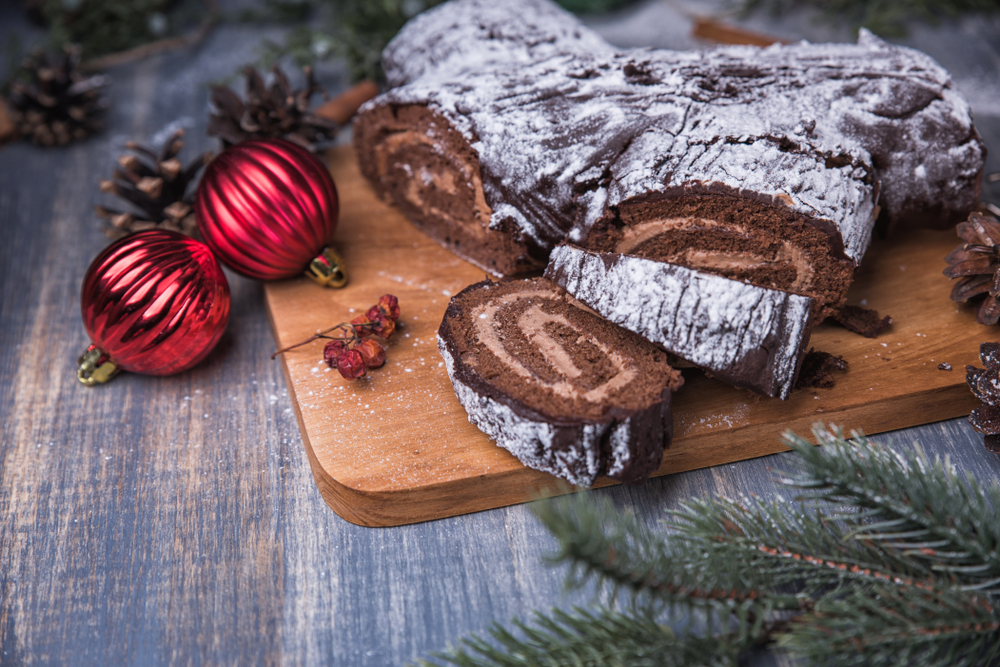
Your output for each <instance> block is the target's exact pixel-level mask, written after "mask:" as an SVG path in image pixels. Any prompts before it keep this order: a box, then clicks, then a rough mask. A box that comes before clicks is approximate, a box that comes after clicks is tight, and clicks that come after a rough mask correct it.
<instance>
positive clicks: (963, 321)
mask: <svg viewBox="0 0 1000 667" xmlns="http://www.w3.org/2000/svg"><path fill="white" fill-rule="evenodd" d="M328 161H329V163H330V168H331V171H332V173H333V177H334V180H335V181H336V183H337V189H338V191H339V193H340V197H341V202H340V223H339V228H338V230H337V244H336V245H337V248H338V249H339V251H340V253H341V255H342V256H343V258H344V262H345V264H346V265H347V267H348V268H349V270H350V277H351V281H350V284H349V285H348V286H347V287H346V288H344V289H341V290H334V289H324V288H321V287H319V286H317V285H315V284H314V283H312V282H310V281H309V280H307V279H306V278H300V279H292V280H287V281H282V282H275V283H269V284H267V286H266V287H265V297H266V301H267V307H268V312H269V314H270V318H271V323H272V326H273V328H274V334H275V338H276V341H277V345H278V347H284V346H288V345H291V344H293V343H296V342H299V341H301V340H304V339H306V338H308V337H309V336H310V335H312V334H313V333H315V332H316V331H318V330H320V329H325V328H328V327H331V326H333V325H334V324H337V323H338V322H344V321H348V320H350V319H351V318H352V317H354V316H356V315H357V314H360V313H362V312H364V310H365V309H367V308H368V307H369V306H371V305H372V304H374V303H375V302H376V301H377V300H378V297H379V296H380V295H382V294H385V293H391V294H395V295H396V296H397V297H399V303H400V308H401V312H402V314H401V317H400V328H399V330H398V332H397V334H396V335H394V336H393V337H392V339H391V340H390V341H389V343H388V346H387V354H386V356H387V362H386V364H385V366H383V367H382V368H380V369H377V370H375V371H373V372H371V373H369V375H368V377H367V378H365V379H362V380H357V381H353V382H349V381H347V380H344V379H343V378H341V377H340V375H339V374H338V373H337V372H336V371H332V370H329V369H327V367H326V366H325V365H324V364H323V363H322V356H323V355H322V342H319V341H317V342H314V343H311V344H310V345H307V346H304V347H301V348H298V349H296V350H293V351H291V352H288V353H286V354H284V355H283V356H282V363H283V364H284V371H285V377H286V379H287V381H288V387H289V391H290V393H291V396H292V402H293V404H294V406H295V410H296V414H297V416H298V420H299V427H300V428H301V430H302V440H303V442H304V443H305V447H306V452H307V453H308V456H309V462H310V464H311V466H312V471H313V476H314V478H315V480H316V485H317V486H318V487H319V490H320V493H321V494H322V495H323V498H324V499H325V500H326V502H327V503H328V504H329V505H330V507H332V508H333V510H334V511H335V512H337V514H339V515H340V516H342V517H343V518H345V519H347V520H348V521H352V522H354V523H358V524H362V525H366V526H392V525H399V524H405V523H414V522H417V521H425V520H428V519H436V518H440V517H446V516H454V515H457V514H463V513H467V512H474V511H478V510H483V509H489V508H493V507H500V506H504V505H510V504H514V503H519V502H524V501H527V500H530V499H533V498H536V497H538V496H539V495H540V494H542V493H560V492H565V491H567V490H568V488H567V487H566V485H565V483H562V482H559V481H558V480H556V479H555V478H553V477H551V476H550V475H547V474H544V473H540V472H537V471H534V470H531V469H528V468H525V467H524V466H522V465H521V464H520V463H519V462H518V461H517V460H516V459H515V458H514V457H512V456H511V455H509V454H508V453H507V452H506V451H504V450H502V449H500V448H499V447H497V446H495V445H494V444H493V443H492V441H490V440H489V439H488V438H487V437H486V436H485V435H483V434H482V433H481V432H480V431H479V430H478V429H477V428H475V427H474V426H472V425H471V424H470V423H469V421H468V418H467V416H466V413H465V410H464V409H463V408H462V406H461V405H459V403H458V399H457V398H456V397H455V394H454V392H453V391H452V388H451V383H450V382H449V380H448V376H447V373H446V372H445V369H444V365H443V363H442V361H441V357H440V355H439V354H438V350H437V345H436V331H437V326H438V324H439V323H440V321H441V317H442V315H443V314H444V310H445V307H446V306H447V304H448V300H449V298H450V297H451V295H453V294H456V293H457V292H459V291H460V290H461V289H462V288H464V287H465V286H466V285H469V284H470V283H473V282H477V281H479V280H482V279H483V277H484V274H483V272H482V271H481V270H480V269H477V268H476V267H474V266H472V265H471V264H468V263H466V262H464V261H463V260H461V259H458V258H457V257H455V256H454V255H452V254H451V253H450V252H448V251H447V250H445V249H443V248H441V247H440V246H438V245H437V244H436V243H435V242H433V241H431V240H430V239H429V238H428V237H426V236H424V235H423V234H422V233H421V232H419V231H417V230H416V229H415V228H414V227H413V226H411V225H410V224H409V223H408V222H407V221H406V220H405V218H403V216H402V215H401V214H400V213H399V212H398V211H397V210H396V209H395V208H393V207H391V206H389V205H387V204H385V203H383V202H381V201H379V200H378V198H377V197H376V196H375V194H374V191H373V190H372V189H371V187H370V186H369V185H368V183H367V182H366V181H365V180H364V179H363V178H362V177H361V175H360V173H359V171H358V167H357V162H356V160H355V159H354V155H353V153H352V152H351V150H350V148H349V147H343V148H339V149H336V150H334V151H332V152H330V153H329V154H328ZM957 243H958V238H957V237H956V236H955V234H954V232H953V231H947V232H929V231H922V232H916V233H912V234H910V235H909V236H907V237H905V238H894V239H893V240H892V241H891V242H876V243H875V244H874V245H873V246H872V249H871V250H870V251H869V253H868V255H867V256H866V257H865V264H864V267H863V268H862V269H861V271H860V272H859V275H858V277H857V280H856V282H855V284H854V285H853V287H852V289H851V292H850V294H849V296H848V303H851V304H860V305H865V306H867V307H868V308H874V309H876V310H878V311H879V313H881V314H883V315H884V314H889V315H891V316H892V319H893V324H892V326H891V327H890V328H889V329H888V330H887V331H886V332H884V333H883V334H882V335H880V336H879V337H878V338H877V339H874V340H872V339H868V338H862V337H861V336H858V335H857V334H853V333H851V332H849V331H847V330H846V329H842V328H840V327H837V326H835V325H821V326H820V327H818V328H817V329H816V330H815V331H814V332H813V335H812V342H811V345H812V346H813V347H815V348H816V349H818V350H823V351H826V352H830V353H832V354H836V355H841V356H843V357H844V358H845V359H847V361H848V362H849V364H850V368H849V369H848V371H846V372H843V373H837V374H836V375H837V382H836V386H835V387H834V388H832V389H816V390H800V391H797V392H794V393H793V395H792V397H791V398H790V399H789V400H788V401H781V400H778V399H769V398H759V397H756V396H754V395H752V394H750V393H749V392H746V391H744V390H740V389H735V388H733V387H730V386H728V385H725V384H723V383H721V382H718V381H715V380H711V379H709V378H707V377H705V376H704V375H702V374H701V373H700V372H699V371H695V370H690V371H686V372H685V377H686V384H685V386H684V387H683V388H682V389H681V390H680V391H679V392H678V393H677V394H676V395H675V397H674V431H675V438H674V442H673V444H672V445H671V447H670V448H669V449H668V450H667V451H666V453H665V455H664V457H663V464H662V465H661V466H660V469H659V471H658V472H657V473H656V474H657V475H667V474H670V473H674V472H680V471H684V470H692V469H694V468H701V467H704V466H711V465H716V464H720V463H729V462H732V461H738V460H742V459H747V458H752V457H756V456H762V455H765V454H771V453H774V452H779V451H783V450H784V449H785V447H784V446H783V445H782V443H781V439H780V436H781V434H782V433H783V432H785V431H786V430H789V429H791V430H793V431H796V432H797V433H799V434H801V435H806V434H808V433H809V432H810V429H811V427H812V425H813V424H814V423H815V422H817V421H822V422H826V423H834V424H839V425H843V426H844V427H846V428H849V429H858V430H861V431H863V432H865V433H868V434H874V433H880V432H883V431H889V430H893V429H898V428H903V427H907V426H915V425H918V424H925V423H928V422H934V421H939V420H942V419H949V418H952V417H958V416H963V415H967V414H968V413H969V412H970V411H971V410H972V409H973V408H975V407H976V405H977V402H976V401H975V399H974V398H973V397H972V395H971V393H970V392H969V390H968V388H967V387H966V385H965V370H964V369H965V364H976V365H980V364H979V359H978V349H979V344H980V343H981V342H983V341H985V340H990V339H992V338H995V332H994V330H993V329H991V328H987V327H984V326H982V325H980V324H977V323H976V321H975V315H974V313H973V311H972V309H971V308H969V307H968V306H964V305H957V304H954V303H952V302H951V301H950V300H949V299H948V294H949V292H950V289H951V287H950V281H949V280H948V279H947V278H945V277H944V276H942V275H941V270H942V269H943V268H944V266H945V264H944V261H943V257H944V256H945V255H946V254H947V253H948V252H949V251H950V250H951V248H953V247H954V246H955V245H956V244H957ZM941 363H946V364H950V365H951V368H952V370H950V371H948V370H940V369H939V368H938V366H939V364H941ZM604 483H607V482H599V484H604Z"/></svg>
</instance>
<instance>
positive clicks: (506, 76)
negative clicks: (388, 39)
mask: <svg viewBox="0 0 1000 667" xmlns="http://www.w3.org/2000/svg"><path fill="white" fill-rule="evenodd" d="M493 4H494V5H496V6H490V5H489V3H485V2H482V0H454V1H453V2H450V3H446V4H444V5H441V6H439V7H438V8H435V9H434V10H431V11H429V12H427V13H426V14H424V15H421V16H420V17H418V19H415V20H414V21H412V22H411V23H410V24H408V25H407V26H406V27H404V28H403V30H402V31H401V32H400V34H399V35H398V36H397V37H396V38H395V39H394V40H393V42H392V43H391V44H390V46H389V47H388V48H387V49H386V56H387V57H386V68H387V76H388V77H389V79H390V81H394V82H396V83H398V84H400V85H398V86H397V87H396V88H393V89H391V90H389V91H388V92H387V93H385V94H384V95H382V96H380V97H379V98H376V99H375V100H373V101H372V102H370V103H368V104H367V105H366V106H365V107H363V109H362V113H361V114H360V115H359V116H358V118H357V119H356V121H355V126H354V130H355V131H354V144H355V148H356V149H357V153H358V156H359V161H360V163H361V167H362V171H363V172H364V174H365V175H366V176H367V177H368V178H369V179H370V180H372V181H373V182H374V183H375V185H376V188H377V189H378V190H379V191H380V192H381V194H382V195H383V196H385V197H386V198H388V199H390V200H391V201H394V202H395V203H397V204H398V205H399V206H400V207H401V208H402V209H403V210H404V211H405V212H406V214H407V215H408V216H409V217H410V219H411V220H413V221H414V222H415V223H416V224H417V225H418V226H420V227H421V228H422V229H424V230H425V231H426V232H427V233H428V234H429V235H431V236H432V237H434V238H436V239H437V240H438V241H439V242H441V243H443V244H444V245H446V246H447V247H449V248H451V249H452V250H453V251H455V252H456V253H457V254H459V255H461V256H463V257H465V258H466V259H469V260H470V261H472V262H474V263H476V264H477V265H479V266H481V267H483V268H485V269H487V270H489V271H491V272H492V273H494V274H499V275H509V274H512V273H517V272H520V271H524V270H528V269H531V268H537V267H540V266H544V264H545V262H546V261H547V257H548V252H549V251H550V250H551V248H552V247H554V245H555V244H556V243H558V242H560V241H561V240H563V239H569V240H571V241H572V242H574V243H577V244H579V245H582V246H583V247H588V240H589V238H590V237H591V234H592V232H593V231H594V230H595V229H596V230H602V231H607V230H614V229H616V228H622V227H624V226H626V225H629V224H634V222H635V220H636V219H637V218H638V219H639V220H640V221H646V220H647V219H648V218H650V217H656V216H662V215H667V216H671V215H672V213H673V210H674V209H677V208H679V209H682V210H684V211H692V210H695V211H696V212H697V215H695V216H693V217H694V218H695V219H696V220H708V221H710V222H713V223H719V222H720V221H719V220H718V217H720V215H721V217H726V216H725V215H724V214H720V211H722V210H726V211H729V212H730V213H731V214H733V215H736V216H738V217H741V218H743V219H746V218H748V217H751V218H753V220H754V221H757V222H759V223H760V224H756V225H751V227H753V229H751V231H750V232H747V231H746V230H745V229H743V228H739V229H737V230H736V233H737V234H747V233H749V234H751V235H753V234H754V233H756V232H755V230H756V229H759V228H762V227H766V226H769V225H770V226H773V225H774V224H775V222H776V219H780V218H782V217H784V218H793V219H794V224H797V225H798V226H799V228H800V229H802V228H805V227H812V228H814V229H815V230H817V233H819V234H821V235H823V234H825V235H826V236H827V237H828V242H827V245H828V246H829V247H828V249H827V250H826V251H825V254H826V255H828V256H829V257H830V258H831V260H843V261H848V262H851V263H853V264H857V262H858V261H859V260H860V258H861V255H863V253H864V250H865V248H866V247H867V243H868V237H869V233H870V230H871V226H872V222H873V220H872V218H873V216H874V215H875V214H876V213H877V211H878V209H876V207H875V199H876V195H877V194H878V192H879V190H880V189H881V199H880V200H879V205H880V207H881V214H880V215H881V220H882V223H883V224H884V225H886V226H894V225H901V224H904V223H905V224H908V225H909V224H913V225H924V224H928V223H931V222H934V223H936V224H938V225H946V224H949V223H950V222H953V221H954V220H956V219H960V218H963V217H964V216H965V215H966V214H967V212H968V211H969V210H971V209H972V208H973V207H974V206H975V204H976V202H977V200H978V193H979V179H980V176H981V173H982V166H983V160H984V149H983V146H982V142H981V140H980V138H979V136H978V134H977V133H976V131H975V128H974V126H973V125H972V120H971V116H970V113H969V109H968V105H967V104H966V102H965V101H964V100H963V99H962V98H961V97H960V96H959V95H958V94H957V92H956V91H955V90H954V88H953V86H952V83H951V80H950V78H949V76H948V74H947V72H945V71H944V70H943V69H942V68H941V67H940V66H938V65H937V64H936V63H934V61H933V60H932V59H930V58H929V57H928V56H926V55H925V54H922V53H920V52H918V51H914V50H912V49H906V48H902V47H895V46H891V45H889V44H886V43H885V42H882V41H881V40H879V39H877V38H875V37H873V36H872V35H870V34H869V33H866V32H862V34H861V36H860V38H859V42H858V44H856V45H851V44H836V45H827V44H820V45H812V44H807V43H801V44H797V45H791V46H780V45H776V46H772V47H768V48H765V49H760V48H756V47H724V48H720V49H715V50H711V51H706V52H673V51H663V50H636V51H628V52H624V53H613V52H612V50H611V49H610V47H605V48H603V49H598V48H594V47H593V46H592V45H593V43H594V40H595V39H597V38H596V36H594V35H593V34H592V33H589V31H588V30H587V29H586V28H585V27H583V26H582V25H580V24H579V22H577V21H576V19H575V18H574V17H572V16H571V15H569V14H567V13H566V12H563V11H562V10H559V9H558V8H555V7H554V6H551V5H549V4H548V3H545V2H542V1H541V0H535V1H533V2H523V3H518V2H509V3H493ZM487 7H488V8H489V9H488V10H487V9H486V8H487ZM480 14H481V15H482V18H477V17H479V16H480ZM463 26H465V28H464V29H463ZM459 33H460V34H461V35H463V36H464V37H463V38H462V39H457V38H454V37H451V38H449V37H448V35H450V34H459ZM519 35H520V36H521V37H519ZM584 45H586V46H584ZM505 54H507V57H509V60H508V61H504V57H505ZM533 57H534V58H536V59H535V60H531V58H533ZM677 202H680V203H677ZM702 204H704V206H702ZM712 216H715V217H712ZM681 217H692V216H681ZM671 219H672V223H671V225H670V229H675V228H677V226H678V224H679V223H678V221H677V220H674V219H673V218H671ZM716 226H721V227H726V226H728V223H724V224H721V225H719V224H717V225H716ZM779 234H780V232H779ZM817 241H818V237H817V239H813V240H812V241H809V242H808V243H807V245H809V246H810V247H813V252H814V253H815V252H817V250H816V247H817ZM778 261H779V262H783V261H785V259H784V258H779V260H778ZM820 301H821V302H829V301H830V299H828V298H821V299H820Z"/></svg>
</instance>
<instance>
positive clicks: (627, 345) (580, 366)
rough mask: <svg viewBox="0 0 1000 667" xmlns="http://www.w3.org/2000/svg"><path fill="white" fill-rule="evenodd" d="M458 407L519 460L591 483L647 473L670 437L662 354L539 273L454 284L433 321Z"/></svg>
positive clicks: (676, 376) (674, 383)
mask: <svg viewBox="0 0 1000 667" xmlns="http://www.w3.org/2000/svg"><path fill="white" fill-rule="evenodd" d="M438 347H439V349H440V350H441V355H442V356H443V357H444V360H445V363H446V365H447V368H448V376H449V377H450V378H451V381H452V384H453V385H454V387H455V393H456V394H457V395H458V399H459V401H460V402H461V403H462V406H463V407H464V408H465V409H466V411H467V412H468V413H469V421H471V422H472V423H473V424H475V425H476V426H477V427H478V428H479V429H481V430H482V431H483V432H484V433H486V435H488V436H489V437H490V438H492V439H493V440H494V441H496V443H497V444H498V445H500V446H501V447H503V448H504V449H507V450H508V451H510V452H511V453H512V454H513V455H514V456H516V457H517V458H518V459H519V460H520V461H521V462H522V463H524V464H525V465H527V466H529V467H532V468H536V469H538V470H543V471H545V472H549V473H551V474H553V475H557V476H559V477H563V478H565V479H567V480H569V481H570V482H572V483H573V484H576V485H579V486H590V485H591V484H593V483H594V480H595V479H596V478H597V477H599V476H606V477H611V478H614V479H617V480H620V481H622V482H625V483H629V484H638V483H641V482H643V481H645V480H646V479H647V478H648V477H649V475H650V474H651V473H653V472H654V471H655V470H656V469H657V468H658V467H659V465H660V461H661V459H662V457H663V450H664V448H665V447H667V446H668V445H669V444H670V438H671V434H672V430H673V420H672V416H671V412H670V393H671V391H672V390H674V389H677V388H678V387H680V385H681V384H682V383H683V379H682V378H681V375H680V373H679V372H678V371H677V370H675V369H673V368H671V366H670V365H669V364H668V363H667V355H666V354H665V353H664V352H663V351H662V350H660V349H658V348H657V347H655V346H654V345H652V344H650V343H648V342H647V341H645V340H643V339H642V338H640V337H639V336H637V335H635V334H633V333H632V332H629V331H626V330H625V329H622V328H621V327H619V326H617V325H615V324H612V323H610V322H607V321H606V320H603V319H601V318H600V317H598V316H596V315H594V314H593V313H591V312H589V311H587V310H585V309H584V308H582V307H580V306H579V305H578V304H576V303H575V302H574V301H573V300H572V299H570V298H568V297H567V296H566V294H565V293H564V292H563V291H562V290H561V289H559V288H558V287H557V286H556V285H555V283H553V282H552V281H550V280H546V279H545V278H533V279H527V280H512V281H503V282H497V283H494V282H491V281H488V280H487V281H484V282H480V283H476V284H474V285H470V286H469V287H467V288H465V289H464V290H462V291H461V292H460V293H458V294H457V295H456V296H455V297H454V298H452V300H451V303H450V304H449V305H448V309H447V311H446V312H445V315H444V320H443V321H442V322H441V327H440V328H439V330H438Z"/></svg>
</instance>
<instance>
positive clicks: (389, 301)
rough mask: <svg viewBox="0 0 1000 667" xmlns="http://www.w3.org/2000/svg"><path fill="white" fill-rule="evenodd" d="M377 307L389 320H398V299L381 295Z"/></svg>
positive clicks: (388, 295)
mask: <svg viewBox="0 0 1000 667" xmlns="http://www.w3.org/2000/svg"><path fill="white" fill-rule="evenodd" d="M378 307H379V308H380V309H381V310H382V312H383V313H385V316H386V317H388V318H389V319H390V320H398V319H399V299H397V298H396V297H394V296H393V295H391V294H383V295H382V296H380V297H379V300H378Z"/></svg>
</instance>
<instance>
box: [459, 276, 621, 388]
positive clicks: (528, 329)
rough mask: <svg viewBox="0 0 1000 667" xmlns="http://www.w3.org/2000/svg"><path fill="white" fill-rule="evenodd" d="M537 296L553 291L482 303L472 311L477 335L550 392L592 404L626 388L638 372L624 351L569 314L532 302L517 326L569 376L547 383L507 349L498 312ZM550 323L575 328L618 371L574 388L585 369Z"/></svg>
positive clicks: (513, 367)
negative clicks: (585, 388) (553, 332)
mask: <svg viewBox="0 0 1000 667" xmlns="http://www.w3.org/2000/svg"><path fill="white" fill-rule="evenodd" d="M535 296H538V297H545V298H548V297H550V296H551V293H549V292H541V291H537V292H536V291H532V292H520V293H517V294H508V295H505V296H504V297H502V298H500V299H498V300H497V301H494V302H491V303H488V304H482V305H479V306H477V307H476V308H475V309H473V311H472V318H473V322H474V328H475V331H476V337H477V338H478V340H479V342H480V343H482V344H483V345H485V346H486V348H487V349H488V350H489V351H490V352H491V353H492V354H493V356H495V357H496V358H497V359H498V360H500V361H501V362H502V363H503V364H504V365H505V366H507V367H508V368H509V369H510V370H511V371H512V372H514V373H515V374H517V375H518V376H520V377H523V378H525V379H526V380H531V381H533V382H536V383H537V384H538V385H539V386H541V387H543V388H545V389H547V390H549V391H551V392H552V393H553V394H556V395H557V396H561V397H563V398H567V399H571V400H572V399H583V400H585V401H587V402H589V403H598V402H600V401H603V400H604V399H605V398H606V397H607V396H608V395H609V394H611V393H613V392H615V391H618V390H620V389H622V388H624V387H626V386H627V385H628V384H629V383H630V382H632V381H633V380H634V379H635V378H636V377H637V375H638V372H637V371H636V369H635V368H633V367H630V366H629V365H628V364H627V363H626V360H625V359H624V358H623V357H622V356H621V354H619V353H618V352H616V351H615V350H614V349H612V348H611V347H609V346H608V345H606V344H604V343H603V342H602V341H601V340H599V339H597V338H596V337H595V336H594V335H593V334H592V333H591V332H589V331H584V330H583V329H581V328H580V327H578V326H576V325H574V324H573V323H572V322H570V321H569V319H567V318H566V316H564V315H561V314H558V313H546V312H545V311H544V310H542V308H541V306H539V305H538V304H537V303H534V304H530V305H529V306H528V307H527V308H526V309H525V310H524V311H523V312H521V313H520V314H519V315H518V317H517V322H516V325H517V327H518V328H519V329H520V330H521V332H522V333H523V334H524V335H525V337H526V338H527V339H528V340H529V341H531V342H532V343H534V344H535V345H536V346H537V347H538V350H539V352H540V353H541V355H542V356H543V357H544V358H545V360H546V362H548V363H549V364H550V365H551V366H552V368H553V369H554V370H555V371H556V372H557V373H559V374H560V375H562V376H563V377H564V378H566V379H563V380H559V381H556V382H546V381H544V380H542V379H541V378H539V377H538V376H537V375H536V374H535V373H534V372H532V371H531V370H530V369H529V368H527V367H526V366H525V365H524V364H522V363H521V362H520V361H518V360H517V359H515V358H514V357H513V356H512V355H511V354H510V352H508V350H507V348H506V347H505V346H504V343H503V341H502V340H501V339H500V336H499V334H498V331H497V327H496V315H497V311H498V310H499V309H500V308H501V307H502V306H504V305H506V304H509V303H513V302H514V301H516V300H518V299H525V298H529V297H535ZM550 323H554V324H559V325H561V326H565V327H568V328H570V329H572V330H573V331H575V332H576V333H577V334H579V336H578V338H577V339H576V341H577V342H580V343H582V342H587V343H590V344H591V345H594V346H595V347H597V349H599V350H600V351H601V352H602V353H603V354H604V355H606V356H607V358H608V360H609V361H610V362H611V365H612V367H613V368H614V370H615V374H614V375H613V376H612V377H611V378H609V379H608V380H606V381H605V382H603V383H601V384H600V385H598V386H596V387H594V388H593V389H590V390H589V391H586V392H584V391H581V390H580V389H579V388H578V387H575V386H574V385H573V383H572V382H571V380H573V379H576V378H579V377H580V376H581V375H583V371H582V370H580V368H578V367H577V366H576V364H575V363H574V362H573V359H572V357H571V356H570V355H569V353H568V352H567V350H566V349H565V348H564V347H563V346H562V345H560V344H559V341H557V340H556V339H555V338H554V337H552V336H551V335H550V334H549V333H548V332H547V331H545V326H546V325H547V324H550Z"/></svg>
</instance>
